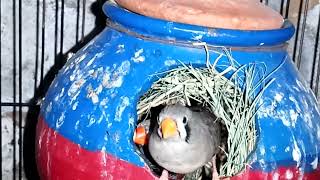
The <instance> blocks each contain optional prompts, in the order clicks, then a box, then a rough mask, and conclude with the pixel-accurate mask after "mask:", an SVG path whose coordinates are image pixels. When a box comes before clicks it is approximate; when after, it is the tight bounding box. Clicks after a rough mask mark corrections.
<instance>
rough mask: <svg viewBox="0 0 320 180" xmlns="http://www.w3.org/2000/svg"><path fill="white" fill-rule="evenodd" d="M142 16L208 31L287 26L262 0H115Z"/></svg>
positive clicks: (264, 28)
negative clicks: (196, 26) (213, 28)
mask: <svg viewBox="0 0 320 180" xmlns="http://www.w3.org/2000/svg"><path fill="white" fill-rule="evenodd" d="M115 1H116V2H117V3H118V4H119V5H120V6H123V7H124V8H126V9H128V10H130V11H133V12H135V13H138V14H142V15H145V16H150V17H154V18H159V19H165V20H168V21H173V22H180V23H186V24H194V25H200V26H206V27H215V28H225V29H241V30H267V29H277V28H280V27H281V26H282V24H283V18H282V16H281V15H280V14H279V13H278V12H276V11H274V10H272V9H271V8H269V7H267V6H265V5H264V4H262V3H260V1H259V0H115Z"/></svg>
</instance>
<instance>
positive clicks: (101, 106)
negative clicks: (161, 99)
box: [37, 0, 320, 180]
mask: <svg viewBox="0 0 320 180" xmlns="http://www.w3.org/2000/svg"><path fill="white" fill-rule="evenodd" d="M118 2H119V3H120V2H122V3H125V2H128V1H118ZM134 2H136V1H134ZM139 2H140V3H141V2H142V1H139ZM144 2H149V1H144ZM150 2H151V1H150ZM152 2H156V1H155V0H154V1H152ZM165 2H171V1H165ZM185 2H191V1H185ZM219 2H220V1H219ZM232 2H236V1H232ZM237 2H240V0H239V1H237ZM241 2H248V3H252V4H254V3H256V1H241ZM212 3H213V4H214V3H215V2H214V1H213V2H212ZM229 3H230V4H232V3H231V2H229ZM122 5H125V4H122ZM141 5H142V4H141ZM198 5H199V6H200V5H201V4H198ZM217 5H218V4H217ZM180 6H181V7H183V6H182V3H181V4H180ZM219 6H220V5H219ZM221 6H222V5H221ZM239 6H241V7H244V6H246V5H243V4H241V3H240V5H239ZM140 7H141V8H143V7H144V6H140ZM201 7H202V8H205V6H201ZM212 7H214V6H212ZM232 7H233V8H238V6H235V5H234V6H232ZM259 7H262V6H260V5H259ZM185 8H186V7H185ZM225 8H227V6H226V7H225ZM103 10H104V12H105V14H106V15H107V16H108V18H109V21H108V26H107V27H106V28H105V30H104V31H102V32H101V33H100V34H99V35H98V36H97V37H96V38H95V39H93V40H92V41H91V42H90V43H88V44H87V45H86V46H85V47H84V48H82V49H81V50H80V51H79V52H77V53H76V54H75V55H74V56H73V57H72V58H71V59H70V60H69V61H68V62H67V64H66V65H65V66H64V67H63V68H62V69H61V70H60V72H59V74H58V75H57V76H56V78H55V80H54V82H53V83H52V84H51V86H50V88H49V90H48V92H47V94H46V97H45V100H44V101H43V104H42V106H41V112H40V117H39V123H38V127H37V163H38V169H39V172H40V176H41V178H42V179H43V180H46V179H51V180H56V179H59V180H70V179H80V180H88V179H89V180H90V179H91V180H94V179H130V180H134V179H137V180H138V179H139V180H140V179H144V180H148V179H157V177H156V176H155V175H154V174H153V172H152V171H151V170H150V168H149V167H148V165H147V163H146V161H145V160H144V159H143V158H142V156H140V154H139V153H137V151H136V148H135V144H134V142H133V140H132V137H133V134H134V130H135V126H136V122H137V114H136V113H137V109H136V108H137V107H136V105H137V101H138V99H139V97H140V96H141V95H142V94H144V93H145V92H146V91H147V90H148V89H149V88H150V87H151V85H152V83H153V82H154V81H155V80H157V78H156V77H153V78H151V77H152V76H151V75H154V74H157V73H161V72H165V71H168V70H171V69H172V68H174V67H177V66H179V65H181V64H180V63H184V64H194V65H197V66H205V64H206V55H207V54H206V51H205V50H204V48H203V47H202V46H198V45H195V44H194V43H195V42H205V43H206V44H207V46H208V48H209V51H208V53H209V54H210V60H211V61H212V62H213V61H214V60H215V59H216V58H217V57H219V56H220V54H221V53H224V52H225V50H226V49H227V50H228V51H230V52H231V54H232V57H233V58H234V59H235V60H236V61H237V62H238V63H239V65H248V64H257V65H258V64H263V65H264V66H263V68H262V69H264V70H265V73H266V74H269V76H267V79H266V81H268V80H272V79H273V80H274V81H273V83H272V84H271V85H270V86H269V87H268V88H267V89H266V91H265V93H264V94H263V96H262V99H261V102H259V107H260V109H259V111H258V113H257V117H256V126H257V128H256V129H257V132H258V141H257V144H256V149H255V150H254V151H253V152H252V153H251V155H250V156H249V157H248V164H249V165H250V166H247V167H248V169H243V172H241V173H240V174H239V175H237V176H234V177H232V178H231V179H265V178H267V179H268V178H271V177H279V178H280V179H286V178H287V179H288V178H293V179H298V178H303V179H312V178H314V179H317V178H318V177H319V175H320V168H319V166H318V157H319V148H320V147H319V145H320V133H319V132H320V114H319V109H318V107H317V102H316V99H315V97H314V96H313V94H312V91H311V90H310V89H309V88H308V86H307V84H306V83H305V81H304V80H303V79H302V78H301V76H300V75H299V72H298V71H297V69H296V68H295V66H294V64H293V63H292V61H291V60H290V57H289V56H288V53H287V51H286V45H285V43H286V41H288V40H289V39H290V38H291V37H292V35H293V34H294V27H293V25H292V24H291V23H290V22H285V23H284V24H279V26H281V28H279V29H272V30H259V31H256V30H245V31H243V30H230V29H218V28H208V27H202V26H195V25H190V24H182V23H175V22H170V21H166V20H160V19H154V18H150V17H147V16H142V15H139V14H136V13H132V12H130V11H127V10H126V9H123V8H121V7H118V6H117V5H115V4H113V3H106V4H105V5H104V7H103ZM239 10H240V9H239ZM254 11H256V9H255V10H254ZM191 12H192V11H191ZM212 12H213V11H212ZM221 12H227V10H226V9H221ZM252 13H253V11H251V12H247V13H246V14H247V15H250V14H252ZM222 14H223V13H222ZM201 15H203V16H204V13H200V15H199V16H201ZM224 15H226V14H224ZM235 15H236V13H235V14H234V15H232V16H235ZM168 17H169V16H168ZM250 17H252V16H250ZM257 17H262V15H261V16H260V15H259V16H257ZM252 18H253V17H252ZM216 19H218V18H216ZM227 19H228V18H227ZM217 21H219V20H217ZM221 22H222V21H221ZM230 22H231V21H230ZM250 22H251V21H250ZM240 24H243V23H240ZM234 25H235V24H234ZM239 27H242V26H239ZM248 27H249V26H247V28H248ZM250 27H253V26H250ZM268 27H270V26H269V25H268ZM230 28H231V27H230ZM228 62H230V61H229V60H228V57H227V56H222V57H221V60H220V61H219V62H218V64H217V66H219V67H220V68H221V71H223V70H224V69H223V68H224V67H226V66H225V65H226V64H225V63H228Z"/></svg>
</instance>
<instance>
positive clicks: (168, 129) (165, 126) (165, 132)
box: [160, 118, 178, 139]
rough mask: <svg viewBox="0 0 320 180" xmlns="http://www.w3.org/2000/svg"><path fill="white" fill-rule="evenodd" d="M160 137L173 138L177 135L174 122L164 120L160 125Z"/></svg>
mask: <svg viewBox="0 0 320 180" xmlns="http://www.w3.org/2000/svg"><path fill="white" fill-rule="evenodd" d="M160 126H161V131H162V137H163V138H164V139H166V138H169V137H173V136H175V135H177V134H178V128H177V124H176V122H175V121H174V120H173V119H171V118H165V119H164V120H163V121H162V122H161V124H160Z"/></svg>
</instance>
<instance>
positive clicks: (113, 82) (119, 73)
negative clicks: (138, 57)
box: [102, 61, 130, 88]
mask: <svg viewBox="0 0 320 180" xmlns="http://www.w3.org/2000/svg"><path fill="white" fill-rule="evenodd" d="M129 71H130V62H129V61H123V62H122V63H121V65H120V66H119V67H118V68H117V69H116V70H115V71H114V72H113V73H110V71H109V70H108V69H107V70H106V72H105V74H104V76H103V81H102V85H103V86H104V87H105V88H116V87H120V86H121V85H122V83H123V78H124V76H125V75H127V74H128V73H129Z"/></svg>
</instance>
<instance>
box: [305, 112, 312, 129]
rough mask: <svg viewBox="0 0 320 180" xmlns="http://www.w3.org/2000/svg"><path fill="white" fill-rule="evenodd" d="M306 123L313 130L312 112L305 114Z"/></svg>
mask: <svg viewBox="0 0 320 180" xmlns="http://www.w3.org/2000/svg"><path fill="white" fill-rule="evenodd" d="M304 122H305V123H306V124H307V125H308V127H310V128H313V125H312V116H311V112H310V111H309V112H305V113H304Z"/></svg>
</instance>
